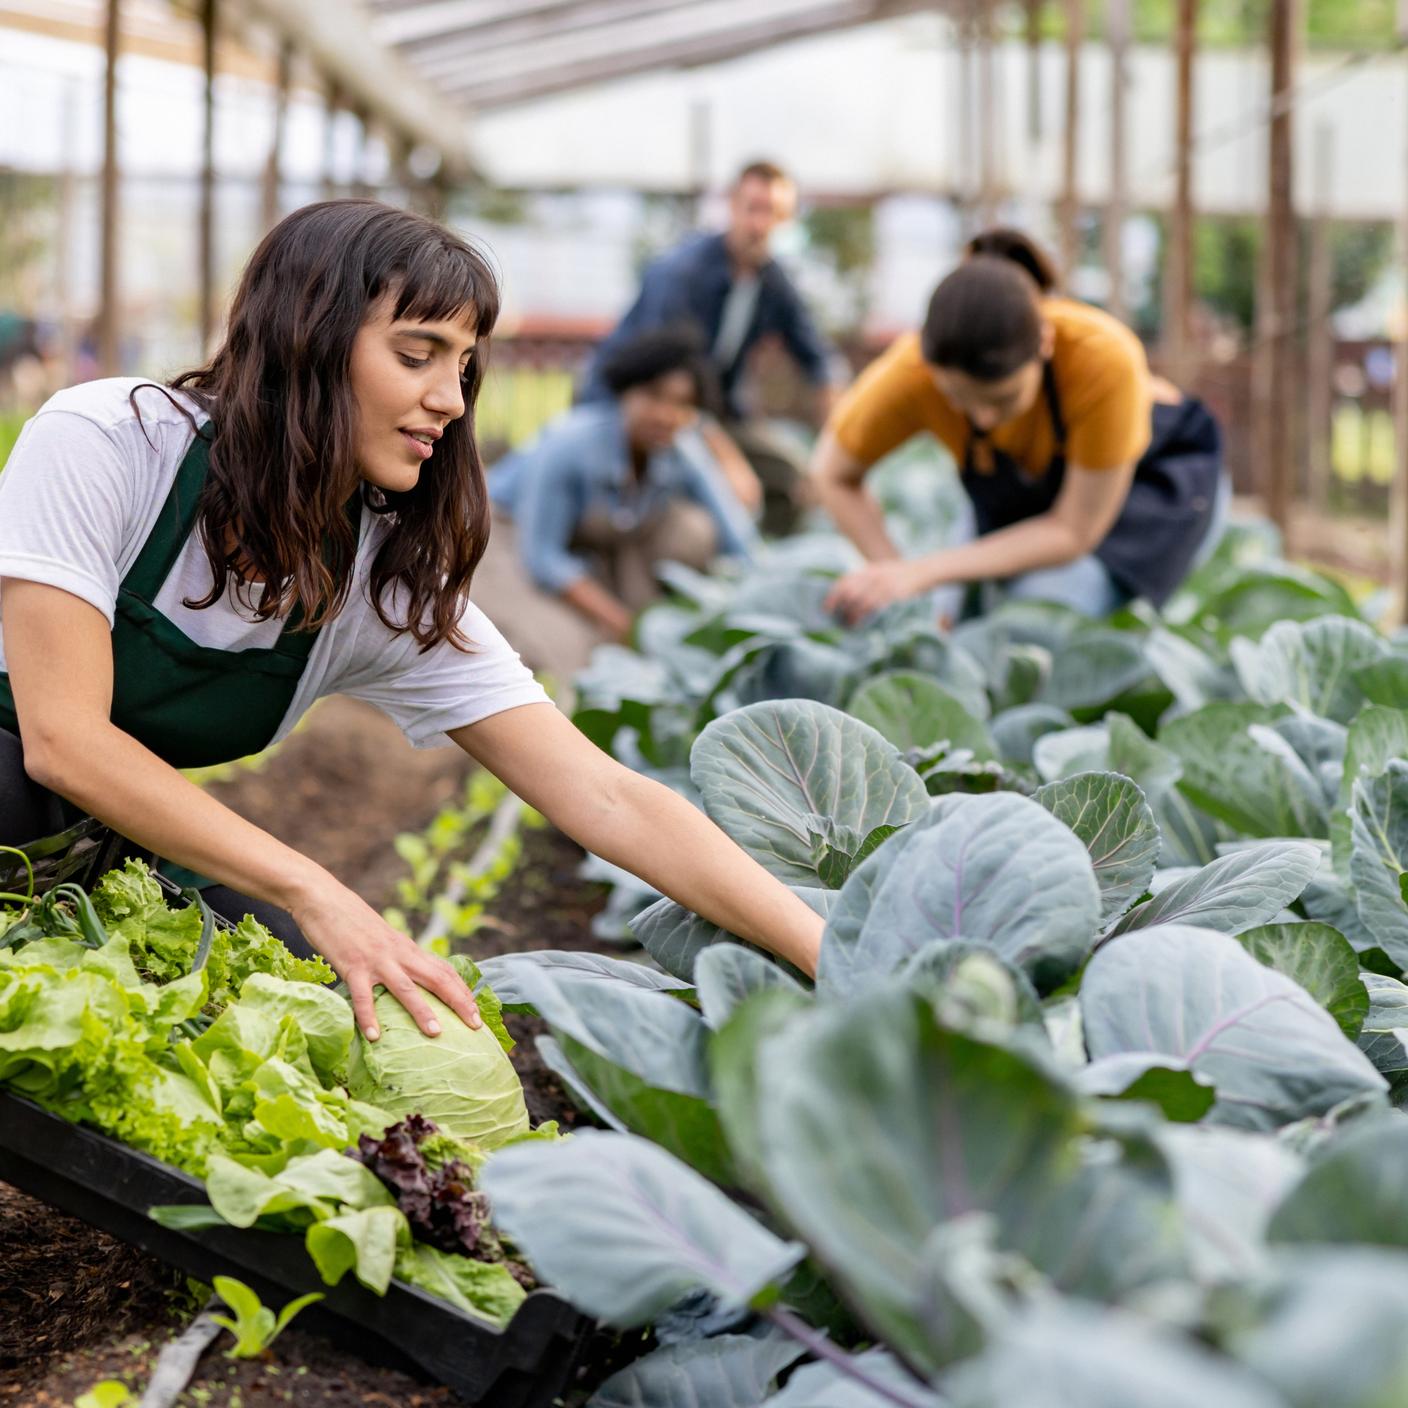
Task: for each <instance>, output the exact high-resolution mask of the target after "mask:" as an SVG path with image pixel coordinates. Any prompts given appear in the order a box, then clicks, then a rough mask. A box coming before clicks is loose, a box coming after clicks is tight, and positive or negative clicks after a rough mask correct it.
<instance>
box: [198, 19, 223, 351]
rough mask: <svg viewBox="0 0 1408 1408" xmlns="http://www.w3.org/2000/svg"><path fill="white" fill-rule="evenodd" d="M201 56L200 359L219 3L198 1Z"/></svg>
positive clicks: (211, 223) (211, 230)
mask: <svg viewBox="0 0 1408 1408" xmlns="http://www.w3.org/2000/svg"><path fill="white" fill-rule="evenodd" d="M200 23H201V41H202V45H201V53H202V58H203V61H204V70H205V87H204V94H203V110H202V120H203V124H204V125H203V128H202V133H201V138H202V142H201V163H200V252H199V260H200V271H199V273H200V295H199V296H200V347H201V359H202V360H204V358H205V353H206V350H207V349H208V348H209V346H210V339H211V336H212V335H213V334H214V332H215V39H216V32H217V30H218V28H219V23H220V5H219V0H202V3H201V16H200Z"/></svg>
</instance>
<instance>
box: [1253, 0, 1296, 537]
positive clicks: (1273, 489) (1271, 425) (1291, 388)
mask: <svg viewBox="0 0 1408 1408" xmlns="http://www.w3.org/2000/svg"><path fill="white" fill-rule="evenodd" d="M1297 8H1298V7H1297V4H1296V0H1271V4H1270V27H1269V35H1268V38H1269V40H1270V44H1271V112H1272V117H1271V140H1270V144H1269V152H1268V155H1269V161H1268V171H1267V206H1266V300H1265V304H1264V316H1263V318H1262V326H1261V341H1262V344H1263V346H1264V348H1265V355H1266V377H1265V381H1264V386H1265V400H1264V403H1263V405H1262V408H1261V421H1262V444H1263V446H1264V459H1263V461H1262V465H1261V482H1262V484H1263V486H1264V490H1265V495H1266V511H1267V513H1268V514H1269V516H1270V518H1271V520H1272V522H1273V523H1275V524H1276V526H1277V527H1278V528H1280V530H1281V532H1282V534H1283V535H1284V534H1285V531H1286V526H1287V522H1288V520H1289V517H1290V509H1291V488H1292V485H1293V483H1294V464H1293V460H1292V429H1293V425H1294V418H1293V417H1292V416H1291V415H1290V414H1289V411H1290V408H1291V406H1292V405H1293V404H1294V402H1293V398H1294V396H1295V350H1296V349H1295V335H1294V334H1295V315H1296V228H1295V199H1294V188H1293V185H1292V159H1293V152H1292V149H1291V108H1290V93H1291V85H1292V83H1293V81H1294V70H1295V31H1296V21H1297Z"/></svg>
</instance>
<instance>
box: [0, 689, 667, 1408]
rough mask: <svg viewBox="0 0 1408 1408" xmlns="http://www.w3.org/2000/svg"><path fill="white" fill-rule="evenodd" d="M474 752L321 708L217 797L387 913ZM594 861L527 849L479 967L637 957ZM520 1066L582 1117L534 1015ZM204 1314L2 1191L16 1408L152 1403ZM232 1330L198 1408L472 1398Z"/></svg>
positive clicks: (5, 1346)
mask: <svg viewBox="0 0 1408 1408" xmlns="http://www.w3.org/2000/svg"><path fill="white" fill-rule="evenodd" d="M471 767H472V764H471V763H470V762H469V760H468V759H466V758H465V757H464V755H463V754H461V753H460V752H459V750H458V749H453V748H447V749H435V750H429V751H418V750H415V749H413V748H411V747H410V745H409V744H407V743H406V742H405V740H404V739H403V738H402V736H401V734H400V732H399V730H398V729H397V728H396V726H395V725H394V724H392V723H391V722H390V721H389V720H387V719H386V718H385V717H384V716H383V715H381V714H379V713H377V712H376V711H375V710H373V709H371V708H369V707H367V706H364V705H360V704H357V703H354V702H352V701H348V700H343V699H333V700H328V701H326V702H325V703H323V704H322V705H320V706H319V707H318V708H317V709H316V710H315V711H314V712H313V713H312V714H311V715H310V717H309V719H308V721H307V722H306V723H305V725H304V726H303V727H302V728H301V729H300V730H299V731H298V732H297V733H295V734H294V735H293V736H292V737H291V738H289V739H288V740H286V741H285V743H284V744H283V745H282V746H281V747H280V748H279V750H278V751H277V752H276V753H275V754H274V755H273V756H272V757H271V758H270V759H269V760H268V761H267V762H266V763H265V764H264V766H263V767H262V768H260V769H258V770H243V771H240V772H238V773H237V774H236V775H234V776H232V777H230V778H228V779H227V780H224V781H221V782H213V783H210V784H209V785H208V790H209V791H210V792H211V794H212V795H214V796H216V797H217V798H219V800H220V801H222V802H224V803H225V804H226V805H227V806H229V807H231V808H232V809H233V810H235V811H237V812H239V813H240V814H241V815H242V816H245V817H248V818H249V819H250V820H252V821H254V822H255V823H256V824H258V825H260V826H262V827H264V828H265V829H266V830H268V831H270V832H272V833H273V834H274V835H275V836H278V837H279V838H280V839H282V840H285V841H287V842H289V843H290V844H291V845H294V846H297V847H298V849H299V850H301V851H302V852H304V853H305V854H307V855H310V856H312V857H313V858H314V859H316V860H318V861H319V862H320V863H322V864H323V865H325V866H327V867H328V869H329V870H331V871H332V872H333V874H335V875H337V876H338V878H339V879H341V880H342V881H343V882H344V883H346V884H348V885H350V886H351V887H352V888H353V889H355V890H356V891H357V893H358V894H360V895H361V896H362V897H363V898H364V899H366V900H367V901H368V902H369V903H370V904H372V905H373V906H375V907H377V908H380V907H382V906H384V905H386V904H389V903H390V902H391V901H392V898H393V891H394V887H395V883H396V881H397V879H398V878H400V876H401V875H402V874H403V873H404V866H403V865H402V863H401V861H400V859H399V858H398V857H397V855H396V853H395V850H394V849H393V847H392V845H391V841H392V839H393V838H394V837H395V836H396V835H397V833H398V832H401V831H418V830H420V829H422V828H423V827H424V826H425V825H426V824H427V823H428V822H429V821H430V820H431V818H432V817H433V816H434V815H435V814H436V812H437V811H439V809H440V808H441V807H442V806H443V805H444V804H445V803H446V802H447V801H449V800H450V799H451V798H452V797H454V796H455V795H457V794H458V793H459V791H460V789H461V788H462V787H463V785H464V781H465V778H466V777H467V775H468V773H469V771H470V769H471ZM581 859H582V852H581V850H580V849H579V848H578V847H577V846H576V845H574V844H573V842H571V841H569V840H568V839H567V838H566V837H565V836H563V835H561V833H559V832H557V831H554V830H552V829H551V828H543V829H541V830H535V831H531V832H529V833H527V835H526V837H525V845H524V849H523V855H522V858H521V860H520V862H519V865H518V867H517V868H516V869H515V871H514V873H513V876H512V877H511V879H510V880H509V882H508V884H507V885H506V886H505V888H504V891H503V892H502V893H501V894H500V895H499V896H498V897H497V899H496V900H495V901H494V902H493V903H492V904H490V905H489V907H488V911H487V921H488V922H487V923H486V924H485V925H484V927H483V928H481V929H480V930H479V931H478V932H476V934H475V935H474V937H473V939H472V940H471V941H470V942H469V943H468V944H466V945H465V947H466V948H467V949H468V950H469V951H470V952H471V954H472V955H473V956H474V957H476V958H482V957H488V956H490V955H493V954H500V953H509V952H519V951H523V950H528V949H544V948H575V949H588V950H591V951H593V952H604V953H611V954H619V953H620V948H619V946H618V945H614V944H605V943H602V942H600V941H598V940H596V939H595V938H593V936H592V934H591V928H590V925H591V919H592V916H593V915H594V914H595V913H596V912H597V910H599V909H600V908H601V905H602V903H603V901H604V893H603V891H602V889H601V887H600V886H597V885H593V884H589V883H587V882H583V881H581V880H579V879H578V878H577V874H576V871H577V866H578V865H579V864H580V862H581ZM508 1023H509V1028H510V1031H511V1032H512V1033H513V1035H514V1037H515V1039H516V1041H517V1042H518V1045H517V1046H516V1047H515V1049H514V1052H513V1056H512V1059H513V1062H514V1065H515V1067H516V1068H517V1069H518V1071H519V1074H520V1076H521V1077H522V1079H523V1083H524V1091H525V1095H526V1098H527V1102H528V1109H529V1114H530V1116H531V1117H532V1120H533V1122H534V1123H535V1124H537V1123H540V1122H542V1121H543V1120H557V1121H558V1122H559V1123H560V1124H561V1125H562V1126H563V1127H564V1128H569V1129H570V1128H571V1127H572V1126H573V1125H575V1124H576V1123H577V1121H578V1118H579V1117H578V1114H577V1112H576V1110H575V1108H573V1107H572V1106H571V1105H570V1104H569V1102H568V1100H567V1098H566V1096H565V1094H564V1093H563V1091H562V1088H561V1086H560V1085H559V1084H558V1082H557V1080H556V1078H555V1077H554V1076H553V1075H552V1074H551V1072H549V1071H548V1070H547V1068H546V1067H545V1066H544V1065H543V1063H542V1061H541V1060H540V1059H539V1057H538V1054H537V1048H536V1045H535V1043H534V1040H533V1038H534V1037H535V1036H536V1035H537V1034H538V1033H539V1032H541V1031H542V1030H543V1027H542V1024H541V1023H540V1022H538V1021H537V1020H536V1019H534V1018H529V1017H520V1016H511V1017H510V1018H509V1019H508ZM196 1308H197V1297H196V1296H195V1295H193V1293H192V1292H191V1291H190V1290H189V1289H188V1286H187V1281H186V1278H185V1277H184V1276H183V1275H182V1274H181V1273H180V1272H177V1271H174V1270H172V1269H171V1268H170V1267H167V1266H166V1265H164V1264H163V1263H162V1262H160V1261H157V1260H155V1259H154V1258H152V1257H148V1256H146V1255H144V1254H142V1253H140V1252H138V1251H135V1250H134V1249H132V1248H130V1247H128V1246H126V1245H125V1244H123V1243H121V1242H118V1241H115V1240H114V1239H112V1238H110V1237H108V1236H106V1235H105V1234H104V1233H102V1232H99V1231H97V1230H96V1229H94V1228H91V1227H89V1226H88V1225H87V1224H85V1223H83V1222H81V1221H79V1220H77V1219H74V1218H70V1217H67V1216H64V1215H62V1214H60V1213H58V1212H57V1211H55V1210H53V1209H51V1208H49V1207H48V1206H46V1205H45V1204H43V1203H41V1202H37V1201H35V1200H34V1199H32V1198H29V1197H26V1196H25V1195H24V1194H22V1193H19V1192H18V1191H17V1190H15V1189H11V1188H8V1187H6V1186H5V1185H4V1184H0V1408H12V1406H13V1408H58V1405H63V1408H69V1405H71V1404H72V1403H73V1402H74V1400H75V1399H76V1398H77V1397H78V1396H80V1395H81V1394H83V1393H85V1392H87V1391H88V1390H89V1389H90V1388H92V1386H93V1385H94V1384H95V1383H97V1382H99V1381H101V1380H103V1379H116V1380H119V1381H121V1382H123V1383H125V1384H127V1385H128V1386H129V1387H130V1388H131V1390H132V1392H133V1395H134V1401H135V1398H136V1397H139V1396H140V1394H141V1391H142V1388H143V1387H144V1385H145V1383H146V1381H147V1378H148V1377H149V1375H150V1371H151V1365H152V1363H153V1361H154V1359H155V1356H156V1355H157V1353H159V1352H160V1349H161V1347H162V1346H163V1345H164V1344H165V1343H166V1342H167V1340H168V1339H169V1338H170V1337H171V1336H172V1335H173V1334H174V1333H175V1332H177V1331H178V1330H179V1329H180V1327H181V1326H182V1325H184V1324H185V1323H186V1322H187V1321H188V1320H189V1319H190V1316H191V1315H192V1314H193V1312H194V1310H195V1309H196ZM228 1343H229V1340H228V1336H222V1337H221V1339H220V1340H218V1341H216V1344H215V1345H214V1346H213V1347H212V1348H211V1349H210V1350H209V1351H207V1353H206V1355H205V1356H204V1358H203V1359H202V1360H201V1363H200V1366H199V1368H198V1370H197V1373H196V1376H195V1378H194V1380H193V1381H192V1384H191V1387H190V1388H189V1389H188V1390H187V1392H186V1393H185V1394H184V1395H182V1397H181V1399H180V1400H179V1402H180V1404H181V1405H182V1406H183V1408H196V1406H197V1405H199V1408H265V1405H267V1406H268V1408H275V1405H285V1404H297V1405H299V1408H373V1405H375V1408H422V1405H424V1406H425V1408H429V1406H430V1405H440V1404H443V1405H447V1408H448V1406H449V1405H455V1404H458V1403H460V1402H461V1400H459V1399H458V1398H457V1397H456V1396H455V1395H454V1394H452V1393H451V1392H450V1391H449V1390H448V1389H446V1388H444V1387H443V1386H440V1385H435V1384H429V1383H423V1382H420V1381H418V1380H417V1379H415V1378H413V1377H411V1376H409V1375H407V1374H403V1373H400V1372H398V1371H396V1370H392V1369H388V1368H385V1367H382V1366H378V1365H373V1364H370V1363H367V1362H365V1361H362V1360H360V1359H357V1358H355V1357H353V1356H350V1355H349V1354H347V1353H346V1352H345V1351H343V1350H340V1349H336V1348H334V1347H333V1346H331V1345H330V1344H328V1343H327V1342H326V1341H325V1340H323V1339H321V1338H320V1337H318V1336H316V1335H313V1334H310V1333H306V1332H303V1331H300V1330H299V1329H298V1327H297V1326H296V1325H295V1326H293V1327H291V1328H290V1329H288V1330H287V1331H285V1332H284V1334H283V1335H281V1336H280V1338H279V1339H278V1341H277V1342H276V1344H275V1345H274V1346H273V1348H272V1350H271V1351H269V1352H267V1353H266V1355H265V1357H264V1358H263V1359H258V1360H250V1361H238V1360H232V1359H226V1358H225V1357H224V1356H223V1353H222V1351H223V1350H224V1349H225V1348H226V1347H228ZM642 1347H643V1345H642V1341H641V1340H640V1338H639V1337H638V1336H637V1337H635V1338H634V1339H629V1340H623V1339H621V1338H620V1337H618V1336H615V1335H612V1334H609V1333H606V1332H602V1333H600V1334H598V1335H597V1336H596V1337H595V1339H594V1340H593V1342H592V1343H591V1344H590V1345H589V1346H588V1350H587V1353H586V1355H585V1357H584V1359H583V1362H582V1365H581V1367H580V1369H579V1371H578V1374H577V1378H576V1387H575V1388H574V1390H573V1392H572V1394H571V1395H570V1396H569V1397H568V1399H567V1400H566V1402H568V1403H573V1404H580V1403H582V1402H584V1401H585V1399H586V1397H587V1396H589V1394H590V1392H591V1390H592V1389H594V1388H595V1387H596V1386H597V1385H599V1384H600V1383H601V1381H602V1380H603V1379H604V1378H605V1377H607V1376H608V1375H609V1374H610V1373H611V1372H612V1371H613V1370H614V1369H615V1368H616V1367H618V1366H619V1365H620V1364H621V1363H624V1362H626V1361H627V1360H629V1359H630V1358H632V1357H634V1356H635V1354H637V1353H639V1352H640V1349H641V1348H642Z"/></svg>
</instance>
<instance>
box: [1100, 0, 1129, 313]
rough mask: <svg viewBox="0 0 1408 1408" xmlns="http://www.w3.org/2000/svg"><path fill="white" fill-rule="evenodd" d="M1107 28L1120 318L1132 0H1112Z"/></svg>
mask: <svg viewBox="0 0 1408 1408" xmlns="http://www.w3.org/2000/svg"><path fill="white" fill-rule="evenodd" d="M1106 26H1107V28H1108V31H1109V40H1110V193H1109V198H1108V199H1107V200H1106V202H1105V241H1104V244H1105V270H1106V273H1107V274H1108V275H1109V278H1110V293H1109V297H1108V298H1107V299H1106V306H1107V307H1108V308H1109V310H1110V312H1111V313H1113V314H1114V315H1115V317H1117V318H1123V317H1124V316H1125V313H1126V311H1127V310H1126V308H1125V301H1124V218H1125V214H1126V212H1127V211H1128V209H1129V162H1128V160H1127V158H1126V152H1127V144H1126V141H1125V135H1126V134H1125V123H1126V122H1127V121H1128V117H1127V115H1126V114H1127V109H1126V106H1125V90H1126V88H1127V87H1128V86H1129V30H1130V24H1129V0H1109V9H1108V11H1107V19H1106Z"/></svg>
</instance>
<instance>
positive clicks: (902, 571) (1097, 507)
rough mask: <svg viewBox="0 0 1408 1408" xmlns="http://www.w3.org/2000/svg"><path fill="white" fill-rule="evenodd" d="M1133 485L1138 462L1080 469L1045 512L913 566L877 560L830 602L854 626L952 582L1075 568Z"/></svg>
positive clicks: (846, 581)
mask: <svg viewBox="0 0 1408 1408" xmlns="http://www.w3.org/2000/svg"><path fill="white" fill-rule="evenodd" d="M1133 480H1134V466H1133V465H1132V464H1130V465H1124V466H1121V467H1120V468H1118V469H1102V470H1087V469H1081V468H1080V467H1079V466H1078V465H1074V464H1073V465H1071V466H1070V467H1069V468H1068V469H1067V471H1066V477H1065V480H1064V481H1063V482H1062V484H1061V492H1060V493H1059V494H1058V495H1057V498H1056V502H1055V503H1054V504H1052V506H1051V507H1050V508H1049V509H1048V510H1047V511H1046V512H1045V513H1041V514H1038V515H1037V516H1036V517H1034V518H1028V519H1025V520H1023V521H1022V522H1021V523H1014V524H1012V525H1011V527H1008V528H1000V529H998V530H997V531H996V532H993V533H985V534H984V535H983V536H982V537H981V538H975V539H974V540H973V541H972V542H970V543H963V544H961V545H960V546H958V547H952V548H944V549H942V550H940V551H939V552H932V553H927V554H926V555H925V556H923V557H917V558H913V559H911V560H910V561H907V562H872V563H871V564H870V565H869V566H867V567H862V568H860V569H859V570H857V571H855V572H850V573H847V575H846V576H844V577H842V578H841V579H840V580H839V581H838V582H837V583H836V585H835V587H834V588H833V589H832V592H831V595H830V597H828V598H827V604H828V605H829V606H830V607H831V608H832V609H833V610H836V611H839V612H840V613H841V615H842V616H844V617H845V618H846V619H847V620H848V621H860V620H863V619H864V618H865V617H866V616H869V615H870V614H871V612H873V611H878V610H879V609H880V608H881V607H882V606H888V605H889V604H890V602H892V601H900V600H903V599H904V598H906V597H911V596H917V595H918V594H919V593H920V592H926V591H929V590H931V589H932V588H934V587H941V586H944V585H945V584H946V583H949V582H983V581H992V580H997V581H1003V580H1005V579H1006V578H1008V577H1019V576H1021V575H1022V574H1023V573H1024V572H1036V571H1039V570H1040V569H1041V568H1043V567H1061V566H1064V565H1065V564H1066V563H1068V562H1074V561H1075V560H1076V559H1077V558H1078V557H1084V556H1085V555H1086V554H1087V553H1090V552H1094V550H1095V549H1096V548H1097V547H1099V546H1100V544H1101V543H1102V542H1103V541H1104V539H1105V535H1106V534H1107V533H1108V532H1109V531H1110V529H1111V528H1112V527H1113V526H1114V522H1115V520H1116V519H1117V518H1118V517H1119V515H1120V510H1121V509H1122V508H1123V507H1124V501H1125V499H1126V498H1127V497H1128V496H1129V486H1130V484H1131V483H1132V482H1133Z"/></svg>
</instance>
